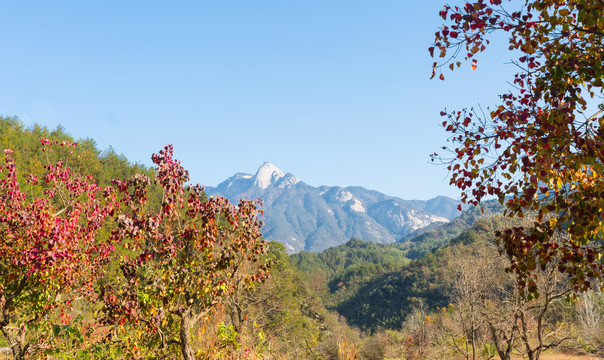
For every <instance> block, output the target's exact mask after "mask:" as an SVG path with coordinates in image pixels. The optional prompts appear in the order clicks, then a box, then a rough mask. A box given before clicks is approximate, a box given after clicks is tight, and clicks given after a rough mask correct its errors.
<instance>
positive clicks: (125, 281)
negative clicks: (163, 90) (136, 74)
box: [102, 146, 270, 360]
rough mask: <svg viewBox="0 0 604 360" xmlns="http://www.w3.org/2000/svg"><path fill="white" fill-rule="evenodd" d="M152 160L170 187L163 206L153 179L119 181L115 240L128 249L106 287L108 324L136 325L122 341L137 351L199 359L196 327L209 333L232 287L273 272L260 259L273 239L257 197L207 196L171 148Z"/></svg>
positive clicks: (162, 181)
mask: <svg viewBox="0 0 604 360" xmlns="http://www.w3.org/2000/svg"><path fill="white" fill-rule="evenodd" d="M152 160H153V162H154V163H155V165H156V166H157V179H156V181H157V182H158V183H159V184H161V186H162V187H163V189H164V196H163V201H162V203H161V209H160V210H159V211H157V212H155V211H153V209H150V207H149V204H148V196H147V187H148V186H149V184H150V182H151V180H150V179H148V178H147V177H145V176H141V175H135V176H134V177H133V178H131V179H129V180H116V181H115V184H116V186H117V188H118V191H119V200H120V203H121V206H122V209H121V212H120V215H119V216H118V226H117V227H116V228H115V229H114V230H113V233H112V235H111V239H112V241H114V242H115V243H116V244H119V246H121V247H123V248H125V249H127V250H128V253H127V254H126V255H124V256H122V257H121V260H120V265H119V271H118V274H117V275H116V276H115V277H114V281H107V282H105V283H103V285H102V301H103V302H104V304H105V306H104V308H103V309H102V313H103V314H104V317H103V319H102V322H103V323H104V324H107V325H111V326H118V327H121V326H127V327H129V329H131V330H132V331H131V332H130V333H131V334H134V335H133V336H132V337H131V338H128V339H122V340H124V341H125V342H126V343H128V344H130V351H131V352H132V354H133V356H138V355H144V353H142V354H141V352H143V351H148V352H149V353H151V354H155V355H156V356H163V357H166V356H168V354H170V353H173V352H174V349H175V348H177V349H179V351H180V352H181V353H182V358H183V359H186V360H189V359H195V354H196V352H197V350H199V349H198V348H196V344H195V342H194V339H193V337H192V333H196V334H199V335H198V336H203V335H202V331H201V329H200V328H199V327H196V326H197V325H198V324H199V323H200V321H201V320H202V319H204V318H205V317H207V316H209V313H210V311H211V310H212V309H213V308H214V307H216V306H217V305H219V304H221V303H223V301H224V300H225V299H226V298H228V297H229V296H231V295H232V294H233V292H235V291H237V290H238V289H246V288H251V287H253V285H254V283H258V282H262V281H264V279H266V277H267V276H268V272H267V270H268V268H269V266H270V262H267V261H264V260H263V259H262V256H263V255H264V254H265V253H266V251H267V250H268V244H267V243H266V242H265V241H264V240H262V239H261V233H260V227H261V225H262V223H261V221H260V220H259V218H258V216H259V214H260V213H259V209H258V203H257V202H254V201H245V200H242V201H241V202H240V203H239V204H238V205H237V206H235V205H233V204H230V203H229V201H228V200H227V199H225V198H221V197H213V198H209V199H206V197H205V194H204V192H203V188H202V187H200V186H198V185H196V186H189V185H186V182H187V181H188V172H187V171H186V170H185V169H184V168H183V167H182V166H181V165H180V162H179V161H176V160H175V159H174V158H173V157H172V147H171V146H166V147H165V148H164V149H163V150H162V151H160V152H159V154H154V155H153V157H152ZM126 340H127V341H126Z"/></svg>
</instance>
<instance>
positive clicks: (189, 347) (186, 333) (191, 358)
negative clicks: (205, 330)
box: [180, 310, 195, 360]
mask: <svg viewBox="0 0 604 360" xmlns="http://www.w3.org/2000/svg"><path fill="white" fill-rule="evenodd" d="M192 326H193V319H192V316H191V310H187V311H185V312H184V313H183V314H182V315H181V317H180V350H181V352H182V357H183V359H184V360H195V354H194V352H193V344H192V343H191V327H192Z"/></svg>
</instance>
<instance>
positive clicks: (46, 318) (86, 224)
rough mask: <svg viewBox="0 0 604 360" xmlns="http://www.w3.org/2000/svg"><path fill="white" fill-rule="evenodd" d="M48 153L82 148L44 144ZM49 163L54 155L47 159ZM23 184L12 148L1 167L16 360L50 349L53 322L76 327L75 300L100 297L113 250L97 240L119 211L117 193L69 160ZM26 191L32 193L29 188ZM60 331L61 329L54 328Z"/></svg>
mask: <svg viewBox="0 0 604 360" xmlns="http://www.w3.org/2000/svg"><path fill="white" fill-rule="evenodd" d="M41 143H42V146H43V151H45V152H46V153H47V154H49V153H52V152H53V149H56V148H57V147H75V146H76V144H75V143H71V142H66V141H64V142H61V143H58V144H57V143H56V142H51V141H49V140H48V139H42V140H41ZM47 159H50V156H48V157H47ZM45 170H46V172H45V175H44V176H43V178H42V179H38V177H36V175H33V174H31V175H29V176H28V177H27V184H24V185H25V186H22V185H21V184H20V183H19V182H18V181H17V170H16V164H15V160H14V158H13V152H12V150H4V163H3V164H2V165H1V167H0V172H1V173H2V175H3V177H2V179H1V181H0V331H1V332H2V334H3V335H4V337H5V338H6V339H7V340H8V342H9V344H10V347H11V350H12V352H13V355H14V357H15V359H23V358H24V357H25V356H26V354H32V353H42V352H44V351H50V350H52V347H53V341H52V335H53V323H52V321H51V319H55V318H57V317H59V316H60V319H61V320H62V321H63V322H65V323H67V322H69V317H70V313H71V312H70V310H71V303H72V301H73V300H74V299H75V298H76V297H85V298H88V299H89V300H91V301H94V300H95V299H96V295H95V291H94V284H95V280H97V279H98V278H99V277H100V276H102V274H103V268H104V266H105V264H106V263H107V261H108V258H109V255H110V254H111V253H112V251H113V246H112V245H111V243H110V242H109V239H108V237H105V240H101V239H100V237H99V236H98V235H99V233H100V232H101V231H102V230H103V228H104V227H105V224H106V222H107V220H108V219H109V218H110V217H112V216H113V214H114V211H115V209H116V207H117V202H116V201H115V196H114V191H113V190H112V189H110V188H106V189H101V188H99V187H98V186H97V185H96V184H95V182H94V179H93V178H92V177H90V176H83V175H81V174H78V173H75V172H73V171H72V170H71V169H70V168H69V167H68V166H67V164H66V163H65V162H64V161H56V162H54V163H52V162H51V161H50V160H48V163H47V165H46V167H45ZM23 188H25V189H27V191H26V190H24V189H23ZM55 329H56V328H55Z"/></svg>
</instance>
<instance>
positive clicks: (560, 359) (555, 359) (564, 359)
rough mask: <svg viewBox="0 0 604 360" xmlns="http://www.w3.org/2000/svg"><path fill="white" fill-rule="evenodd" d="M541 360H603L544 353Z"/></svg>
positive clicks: (514, 357) (513, 358) (597, 357)
mask: <svg viewBox="0 0 604 360" xmlns="http://www.w3.org/2000/svg"><path fill="white" fill-rule="evenodd" d="M521 359H524V358H523V357H521V356H512V360H521ZM541 359H542V360H603V359H604V358H603V357H599V356H595V355H589V354H571V353H546V354H543V355H542V356H541Z"/></svg>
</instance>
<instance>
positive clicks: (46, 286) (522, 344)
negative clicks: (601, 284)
mask: <svg viewBox="0 0 604 360" xmlns="http://www.w3.org/2000/svg"><path fill="white" fill-rule="evenodd" d="M0 143H1V145H2V148H3V149H12V150H13V151H12V152H11V151H7V150H5V154H4V155H5V160H4V163H3V166H2V173H1V174H2V179H3V180H2V188H1V190H0V192H1V195H2V218H1V219H0V231H1V232H2V237H1V239H0V272H1V273H2V275H3V276H2V278H1V279H0V294H1V298H0V310H1V313H0V330H1V334H2V335H0V347H5V348H10V349H11V350H10V353H9V352H7V356H8V357H14V358H16V359H101V358H105V359H106V358H109V359H136V358H139V359H259V358H271V359H272V358H274V359H384V358H387V359H456V358H460V359H489V358H494V357H495V358H501V359H512V358H519V357H525V358H529V357H530V358H539V357H540V356H542V355H541V354H544V355H543V356H545V355H547V354H591V355H593V356H596V355H603V354H602V352H603V351H604V295H603V294H602V293H601V292H600V291H599V290H598V289H594V290H589V291H586V292H576V291H573V288H572V286H571V285H570V284H569V282H568V281H566V280H565V279H564V277H563V276H560V274H557V272H556V268H555V267H554V266H553V265H547V264H546V265H545V266H541V267H539V268H537V269H535V271H534V276H533V277H532V278H531V280H530V282H529V283H527V284H524V285H523V284H522V283H520V282H519V281H518V279H517V276H516V275H515V273H514V272H510V271H506V269H509V268H510V260H509V259H508V257H507V256H505V254H503V255H502V251H501V248H500V247H499V246H498V245H497V239H496V237H495V236H494V233H496V232H497V231H498V230H502V229H506V228H509V227H511V226H522V224H523V223H531V221H534V216H536V215H534V214H529V213H527V214H526V215H525V216H524V218H522V219H512V218H509V217H506V216H504V215H503V207H502V206H501V205H499V203H498V202H496V201H489V202H486V203H484V204H483V206H482V208H480V207H470V208H469V209H467V210H465V211H464V212H463V213H462V215H461V216H460V217H458V218H457V219H455V220H453V221H451V222H450V223H447V224H444V225H439V226H435V227H431V228H427V229H424V230H423V231H419V232H417V233H415V234H412V236H409V237H406V238H404V239H401V241H400V242H399V243H395V244H390V245H385V244H375V243H369V242H364V241H363V240H361V239H351V240H350V241H349V242H348V243H346V244H345V245H341V246H337V247H333V248H330V249H327V250H325V251H324V252H321V253H310V252H301V253H298V254H293V255H288V254H287V252H286V250H285V247H284V246H283V245H281V244H280V243H278V242H272V243H270V244H269V243H267V242H265V241H264V240H263V239H262V238H261V233H260V231H259V230H260V223H259V220H258V218H257V216H258V210H259V209H258V208H257V204H255V203H253V202H241V203H240V204H238V205H237V206H234V205H231V204H229V203H228V202H227V201H226V200H224V199H217V198H208V197H207V196H205V194H204V193H203V189H202V188H200V187H197V186H192V185H189V184H187V179H188V177H187V172H186V170H184V169H182V167H181V166H180V164H179V162H178V161H176V160H174V159H172V158H171V148H170V147H166V148H165V149H164V150H162V151H161V152H160V153H159V154H156V155H154V156H153V160H154V162H155V164H156V168H148V167H145V166H143V165H141V164H133V163H131V162H129V161H128V160H127V159H126V158H125V157H124V156H121V155H118V154H116V153H115V151H113V150H112V149H107V150H99V149H98V148H97V146H96V144H95V142H94V140H92V139H78V140H77V141H75V140H74V139H73V138H72V137H71V136H70V135H69V134H68V132H67V131H66V130H65V129H62V128H57V129H54V130H48V129H46V128H44V127H41V126H38V125H34V126H32V127H29V128H27V127H25V126H24V125H23V124H22V123H21V122H20V121H19V120H18V119H17V118H14V117H2V118H0ZM151 179H153V180H151ZM560 236H562V235H560ZM529 288H530V290H531V291H528V289H529ZM535 294H538V295H537V296H536V295H535ZM569 356H570V355H569Z"/></svg>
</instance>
